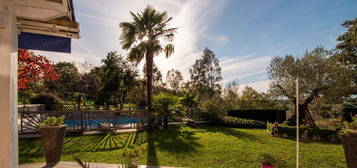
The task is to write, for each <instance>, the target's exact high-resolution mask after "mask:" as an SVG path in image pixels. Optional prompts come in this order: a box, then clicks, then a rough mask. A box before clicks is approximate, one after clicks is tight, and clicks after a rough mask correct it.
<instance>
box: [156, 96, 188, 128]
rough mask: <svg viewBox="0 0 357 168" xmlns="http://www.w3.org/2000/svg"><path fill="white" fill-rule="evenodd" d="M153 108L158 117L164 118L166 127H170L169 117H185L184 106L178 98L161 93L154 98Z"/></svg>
mask: <svg viewBox="0 0 357 168" xmlns="http://www.w3.org/2000/svg"><path fill="white" fill-rule="evenodd" d="M153 107H154V109H155V112H156V115H157V116H158V117H163V118H164V126H165V127H167V126H168V118H169V117H178V116H182V115H183V110H182V106H181V104H180V99H179V97H178V96H175V95H172V94H168V93H160V94H158V95H155V96H154V101H153Z"/></svg>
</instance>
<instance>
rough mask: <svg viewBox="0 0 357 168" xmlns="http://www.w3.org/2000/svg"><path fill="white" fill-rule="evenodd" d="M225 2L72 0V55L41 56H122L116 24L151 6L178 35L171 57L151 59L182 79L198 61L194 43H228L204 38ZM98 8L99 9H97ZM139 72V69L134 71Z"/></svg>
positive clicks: (53, 56) (92, 59)
mask: <svg viewBox="0 0 357 168" xmlns="http://www.w3.org/2000/svg"><path fill="white" fill-rule="evenodd" d="M228 1H229V0H220V1H215V0H205V1H202V0H169V1H167V0H151V1H143V0H131V1H118V0H107V1H98V0H76V1H74V3H75V4H74V7H75V14H76V19H77V21H78V22H79V23H80V31H81V32H80V35H81V38H80V39H79V40H72V41H73V44H72V51H73V52H72V54H62V53H53V52H42V54H43V55H46V56H48V57H50V58H51V59H53V60H55V61H58V60H62V61H70V62H76V61H80V62H83V61H88V62H90V63H92V64H95V65H98V64H100V60H101V59H103V58H104V57H105V55H106V53H107V52H109V51H118V52H119V53H120V54H122V55H126V51H124V50H122V49H121V46H120V41H119V36H120V34H121V30H120V28H119V26H118V25H119V23H121V22H124V21H130V20H131V15H130V13H129V12H130V11H132V12H134V13H136V12H140V11H141V10H142V9H144V8H145V6H146V5H147V4H150V5H152V6H153V7H154V8H156V9H157V10H159V11H167V13H168V15H169V16H171V17H173V20H172V21H171V25H170V27H177V28H178V31H177V34H176V35H175V39H174V41H173V43H174V45H175V53H174V54H173V55H172V56H171V57H170V58H168V59H166V58H165V56H163V55H159V56H157V57H156V58H155V60H154V61H155V63H156V65H157V66H158V68H159V69H160V71H161V72H162V73H163V75H166V72H167V71H168V70H169V69H171V68H175V69H178V70H180V71H181V72H182V74H183V76H184V78H185V79H188V78H189V72H188V70H189V68H190V67H191V66H192V65H193V63H194V60H196V59H197V58H199V56H200V55H201V53H202V48H199V45H198V42H199V41H200V40H202V39H209V40H210V41H217V45H218V43H219V45H222V44H225V43H227V42H228V37H226V36H224V35H207V33H206V30H207V28H208V27H209V26H210V24H212V23H214V19H215V18H216V17H217V15H218V14H219V13H220V12H221V11H222V9H223V8H224V7H225V6H226V5H227V3H228ZM98 6H100V8H98ZM138 69H139V70H140V71H141V70H142V67H139V68H138Z"/></svg>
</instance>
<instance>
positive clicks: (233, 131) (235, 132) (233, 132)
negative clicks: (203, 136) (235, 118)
mask: <svg viewBox="0 0 357 168" xmlns="http://www.w3.org/2000/svg"><path fill="white" fill-rule="evenodd" d="M200 129H203V130H205V131H206V132H212V133H223V134H225V135H228V136H234V137H236V138H238V139H248V140H250V141H258V142H260V143H265V142H264V139H262V138H261V137H259V136H257V135H254V134H250V133H247V132H245V131H240V130H239V129H237V128H229V127H211V126H201V127H200Z"/></svg>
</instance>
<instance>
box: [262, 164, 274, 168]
mask: <svg viewBox="0 0 357 168" xmlns="http://www.w3.org/2000/svg"><path fill="white" fill-rule="evenodd" d="M260 167H261V168H274V166H273V165H271V164H264V163H262V164H261V166H260Z"/></svg>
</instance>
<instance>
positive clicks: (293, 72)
mask: <svg viewBox="0 0 357 168" xmlns="http://www.w3.org/2000/svg"><path fill="white" fill-rule="evenodd" d="M332 54H333V53H332V52H331V51H329V50H326V49H324V48H323V47H317V48H315V49H314V50H312V51H307V52H306V53H305V54H304V55H303V57H300V58H295V57H293V56H291V55H287V56H285V57H275V58H273V59H272V61H271V63H270V65H269V67H268V68H267V71H268V76H269V79H271V80H272V81H273V82H272V85H271V88H270V92H271V93H272V94H273V95H275V96H285V97H287V98H289V100H290V101H291V102H292V103H295V101H296V98H295V80H296V79H299V93H300V95H299V97H300V98H299V100H300V102H299V111H300V113H301V115H300V117H301V118H300V119H301V120H300V121H301V122H302V123H304V124H306V123H308V124H309V125H310V126H314V122H313V120H312V118H311V116H310V113H309V111H308V105H310V104H311V103H313V101H314V100H316V99H317V98H318V97H321V96H335V97H340V96H338V95H339V94H342V93H343V91H342V90H343V86H344V85H345V84H346V83H349V80H348V75H349V73H348V72H346V71H345V69H344V68H341V67H339V66H337V65H336V61H335V60H334V59H333V58H332V57H331V56H332ZM307 72H308V73H307ZM339 76H344V77H343V78H341V77H339ZM339 88H341V90H339ZM294 116H295V115H294Z"/></svg>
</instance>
